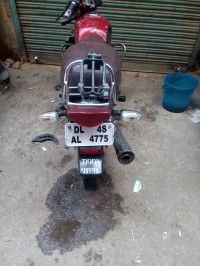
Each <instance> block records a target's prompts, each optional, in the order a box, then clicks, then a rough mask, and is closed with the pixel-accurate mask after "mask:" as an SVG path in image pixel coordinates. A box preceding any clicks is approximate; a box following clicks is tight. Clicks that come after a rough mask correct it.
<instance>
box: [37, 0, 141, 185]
mask: <svg viewBox="0 0 200 266" xmlns="http://www.w3.org/2000/svg"><path fill="white" fill-rule="evenodd" d="M101 4H102V1H100V0H96V1H94V0H92V1H90V0H69V1H68V3H67V5H66V7H65V8H64V11H63V12H62V13H61V14H60V16H59V17H58V18H57V20H58V21H59V22H60V23H61V24H62V25H66V24H69V23H70V22H71V21H73V20H75V25H74V29H73V31H72V35H71V36H70V37H69V38H68V40H67V41H66V42H65V44H64V45H63V46H62V47H61V52H62V55H63V57H62V65H61V75H60V77H61V87H62V96H61V97H62V108H61V110H57V111H49V112H46V113H42V114H41V115H40V117H39V119H40V120H41V121H48V122H54V121H58V120H59V119H60V117H62V116H64V117H66V118H67V119H68V122H67V123H66V125H65V142H66V145H67V146H69V147H75V148H77V150H78V162H79V173H80V176H81V177H82V178H83V184H84V188H85V189H86V190H96V189H97V188H98V183H99V180H100V178H101V177H102V176H103V156H104V148H106V147H108V146H110V145H113V144H114V148H115V151H116V154H117V157H118V160H119V162H120V163H121V164H129V163H131V162H132V161H133V160H134V157H135V156H134V153H133V151H132V149H131V147H130V146H129V144H128V143H127V141H126V139H125V137H124V136H123V134H122V132H121V130H120V128H119V126H118V125H117V121H126V122H132V121H135V120H139V119H140V118H141V114H140V113H138V112H136V111H134V110H126V109H124V110H115V109H114V107H115V106H116V105H117V102H118V101H119V102H125V101H126V97H125V96H121V95H120V83H121V64H122V61H123V59H124V56H125V52H126V46H125V45H124V44H122V43H117V44H111V31H112V28H111V23H110V21H109V20H108V19H107V18H105V17H104V16H103V15H101V14H99V13H98V12H97V7H98V6H100V5H101ZM117 47H121V48H122V53H121V54H120V53H119V51H118V48H117Z"/></svg>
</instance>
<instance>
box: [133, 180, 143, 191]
mask: <svg viewBox="0 0 200 266" xmlns="http://www.w3.org/2000/svg"><path fill="white" fill-rule="evenodd" d="M141 188H142V186H141V182H140V181H139V180H136V181H135V185H134V188H133V192H136V193H138V192H139V191H140V190H141Z"/></svg>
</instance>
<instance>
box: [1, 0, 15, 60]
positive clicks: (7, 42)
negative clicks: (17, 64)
mask: <svg viewBox="0 0 200 266" xmlns="http://www.w3.org/2000/svg"><path fill="white" fill-rule="evenodd" d="M7 57H10V58H12V59H14V60H20V52H19V46H18V42H17V36H16V31H15V25H14V21H13V17H12V13H11V9H10V2H9V0H1V1H0V59H1V60H5V59H6V58H7Z"/></svg>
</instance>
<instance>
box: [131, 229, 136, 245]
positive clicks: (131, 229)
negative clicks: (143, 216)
mask: <svg viewBox="0 0 200 266" xmlns="http://www.w3.org/2000/svg"><path fill="white" fill-rule="evenodd" d="M131 234H132V239H133V242H134V241H135V238H134V234H133V228H132V226H131Z"/></svg>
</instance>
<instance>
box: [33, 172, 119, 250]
mask: <svg viewBox="0 0 200 266" xmlns="http://www.w3.org/2000/svg"><path fill="white" fill-rule="evenodd" d="M112 190H113V184H112V179H111V178H110V176H109V175H108V174H106V173H105V176H104V178H103V179H102V180H101V181H100V185H99V189H98V190H97V191H94V192H88V191H85V190H84V189H83V184H82V180H81V178H80V176H79V172H78V170H77V169H71V170H70V171H69V172H68V173H66V174H65V175H63V176H61V177H60V178H58V180H57V182H56V183H55V185H54V187H53V188H52V189H51V191H50V193H49V195H48V196H47V200H46V205H47V207H48V208H49V209H50V210H51V211H52V214H51V215H50V217H49V221H48V222H47V223H46V224H45V225H44V226H42V228H41V229H40V232H39V234H38V235H37V236H36V238H37V241H38V246H39V247H40V248H41V250H42V252H43V253H44V254H46V255H52V254H53V251H54V250H59V251H60V253H61V254H64V253H66V252H68V251H72V250H73V249H74V248H77V247H80V246H81V245H83V244H86V243H87V242H88V241H93V240H96V239H99V238H103V237H104V236H105V235H106V233H107V232H108V231H110V230H112V229H113V228H114V226H115V225H116V223H117V220H116V219H115V217H114V212H120V213H122V214H124V211H123V209H122V207H121V202H122V201H123V198H122V197H121V196H120V195H119V194H116V193H114V192H113V191H112Z"/></svg>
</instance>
